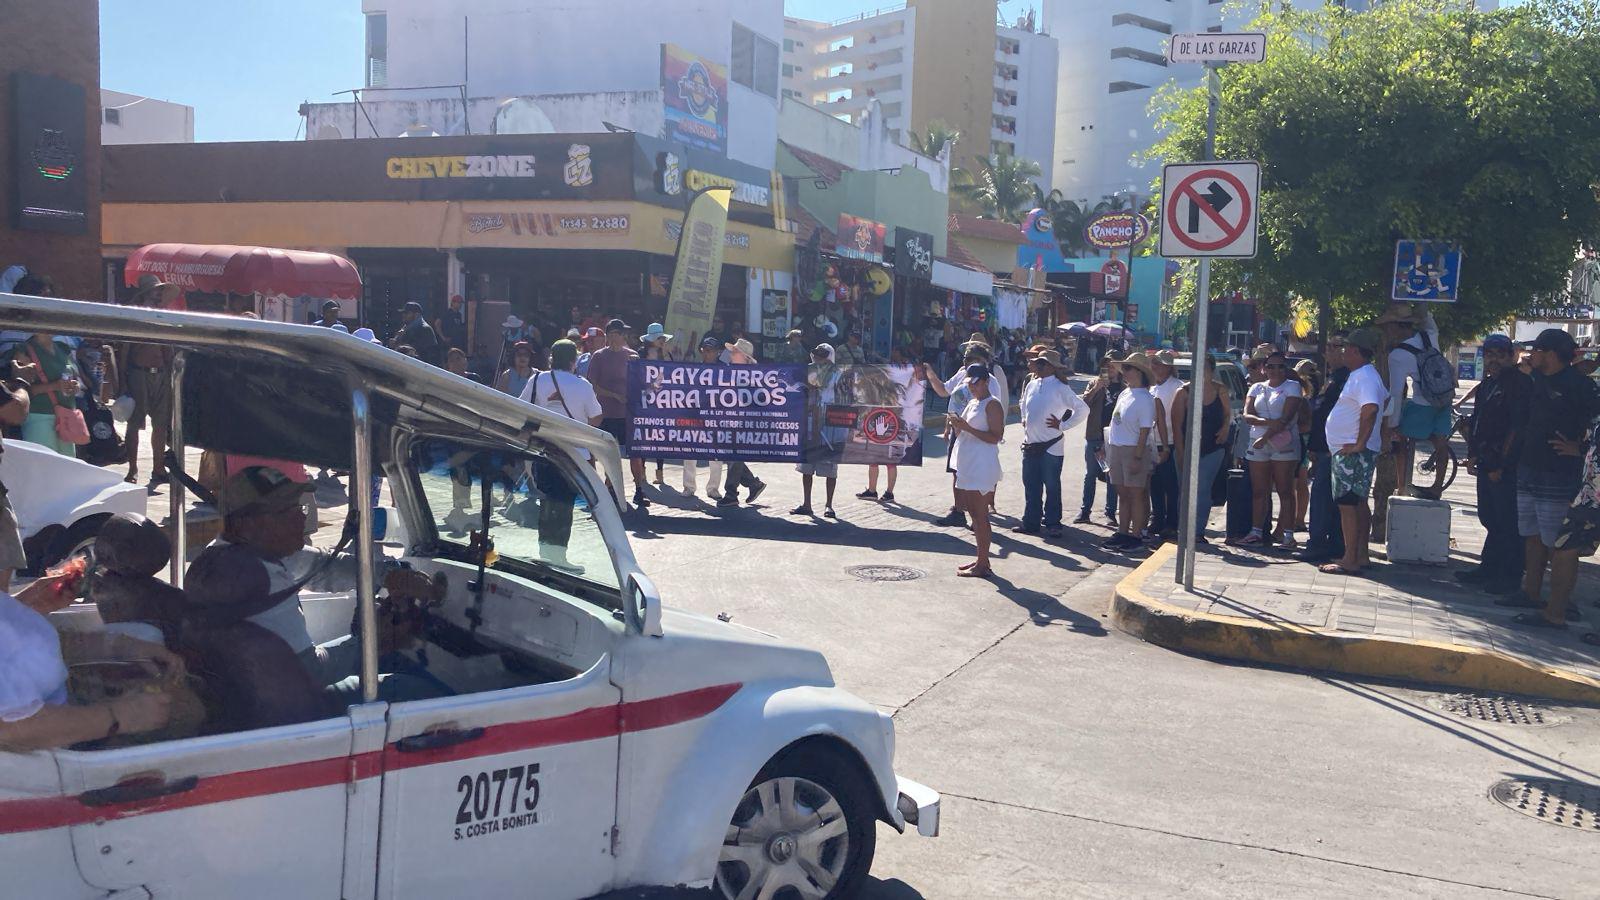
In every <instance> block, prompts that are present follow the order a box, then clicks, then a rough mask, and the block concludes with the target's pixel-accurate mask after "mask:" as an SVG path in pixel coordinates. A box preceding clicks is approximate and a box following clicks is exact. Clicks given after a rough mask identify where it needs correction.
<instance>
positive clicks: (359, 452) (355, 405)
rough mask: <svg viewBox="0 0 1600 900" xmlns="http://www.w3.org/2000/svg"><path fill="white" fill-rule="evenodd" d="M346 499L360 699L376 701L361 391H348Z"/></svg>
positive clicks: (366, 433)
mask: <svg viewBox="0 0 1600 900" xmlns="http://www.w3.org/2000/svg"><path fill="white" fill-rule="evenodd" d="M350 428H351V441H350V446H351V452H352V454H353V455H354V456H355V459H354V460H353V462H354V465H353V466H352V467H351V473H350V499H351V501H352V502H353V503H354V504H355V507H356V613H357V615H358V616H360V618H361V628H360V634H361V699H362V701H363V702H366V703H371V702H373V701H374V700H377V699H378V609H377V602H376V600H375V599H374V598H375V597H376V596H377V588H376V586H375V585H374V584H373V579H374V575H375V572H374V570H373V562H374V560H373V557H372V405H371V402H370V400H369V398H368V397H367V392H366V390H365V389H363V388H362V387H360V386H359V385H357V386H354V387H352V388H351V389H350Z"/></svg>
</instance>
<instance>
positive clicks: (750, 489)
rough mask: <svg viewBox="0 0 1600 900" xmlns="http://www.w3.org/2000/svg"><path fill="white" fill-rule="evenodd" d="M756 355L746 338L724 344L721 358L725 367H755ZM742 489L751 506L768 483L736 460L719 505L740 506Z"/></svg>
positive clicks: (729, 473) (754, 349) (729, 464)
mask: <svg viewBox="0 0 1600 900" xmlns="http://www.w3.org/2000/svg"><path fill="white" fill-rule="evenodd" d="M709 341H711V338H706V339H705V341H702V342H701V344H700V346H701V347H704V346H705V345H706V343H707V342H709ZM755 354H756V348H755V345H754V344H751V343H750V342H749V341H748V340H745V339H744V338H739V339H738V340H737V341H734V342H733V343H731V344H724V345H723V352H722V354H721V356H723V357H727V358H726V360H724V361H723V363H724V365H731V366H753V365H755V364H756V355H755ZM741 487H742V488H744V489H745V498H744V502H745V503H746V504H750V503H754V502H756V498H757V497H759V496H761V492H762V491H764V490H766V489H767V483H766V482H765V481H762V480H761V479H759V478H757V477H756V476H755V473H754V472H751V471H750V466H749V464H748V463H744V462H741V461H739V460H734V461H732V462H730V463H728V477H727V480H725V481H724V482H723V483H722V498H721V499H720V500H718V501H717V505H718V506H738V505H739V488H741Z"/></svg>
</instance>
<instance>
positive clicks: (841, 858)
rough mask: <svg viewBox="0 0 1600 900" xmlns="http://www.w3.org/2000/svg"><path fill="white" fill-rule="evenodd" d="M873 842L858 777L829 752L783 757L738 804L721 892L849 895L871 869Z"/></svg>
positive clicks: (764, 899)
mask: <svg viewBox="0 0 1600 900" xmlns="http://www.w3.org/2000/svg"><path fill="white" fill-rule="evenodd" d="M876 843H877V823H876V820H875V818H874V816H873V812H872V806H871V803H870V801H869V799H868V794H867V785H866V784H865V783H864V782H863V780H862V778H861V777H860V776H859V775H857V774H856V773H855V772H854V771H853V770H852V769H851V768H849V767H848V766H847V765H846V764H844V763H843V762H842V761H841V760H838V759H836V758H835V757H834V755H833V754H829V753H818V752H807V753H805V755H803V756H798V755H797V756H791V757H788V758H785V757H781V756H780V757H779V758H777V759H775V760H773V761H772V762H770V763H768V764H767V766H766V768H764V769H762V771H761V772H760V773H759V774H757V775H756V777H755V779H754V780H753V781H752V782H751V783H750V788H749V790H747V791H745V794H744V797H743V798H741V799H740V801H739V805H738V806H737V807H736V808H735V809H734V812H733V819H732V821H731V822H730V823H729V824H728V831H727V835H726V837H725V838H724V840H723V844H722V855H721V857H720V858H719V859H718V861H717V889H718V891H719V892H720V894H721V896H722V897H723V898H725V900H824V898H829V900H831V898H840V897H850V896H853V895H854V894H855V893H856V891H857V890H858V889H859V888H860V886H861V882H862V881H863V880H864V879H865V878H866V876H867V871H868V870H869V869H871V867H872V857H873V853H874V851H875V849H876Z"/></svg>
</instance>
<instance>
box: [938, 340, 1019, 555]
mask: <svg viewBox="0 0 1600 900" xmlns="http://www.w3.org/2000/svg"><path fill="white" fill-rule="evenodd" d="M963 374H964V376H965V377H966V380H967V389H968V390H969V391H971V392H972V399H971V400H969V401H968V402H967V406H966V409H964V410H962V412H961V413H960V414H959V415H957V414H956V413H947V414H946V415H945V421H946V423H947V424H948V425H949V427H950V429H951V431H953V432H954V433H955V436H956V439H955V452H954V462H955V469H956V498H957V500H958V501H959V502H960V504H961V506H962V508H963V509H964V510H965V511H966V512H967V513H968V514H970V515H971V516H972V537H973V539H974V540H975V541H976V542H977V544H978V558H977V559H976V560H974V561H973V562H970V563H967V564H966V565H964V566H961V567H960V568H959V569H958V570H957V571H956V574H957V575H959V576H961V577H963V578H987V577H989V576H990V575H992V574H994V569H993V568H992V567H991V566H990V564H989V537H990V527H989V504H990V503H992V502H993V501H994V489H995V487H996V486H997V485H999V483H1000V440H1001V438H1003V437H1004V436H1005V433H1006V414H1005V410H1004V409H1002V408H1001V406H1000V398H998V397H996V396H994V394H993V392H992V391H990V389H989V382H990V378H991V377H992V376H991V374H990V372H989V367H988V366H986V365H984V364H983V363H973V364H972V365H969V366H967V368H966V371H965V372H964V373H963Z"/></svg>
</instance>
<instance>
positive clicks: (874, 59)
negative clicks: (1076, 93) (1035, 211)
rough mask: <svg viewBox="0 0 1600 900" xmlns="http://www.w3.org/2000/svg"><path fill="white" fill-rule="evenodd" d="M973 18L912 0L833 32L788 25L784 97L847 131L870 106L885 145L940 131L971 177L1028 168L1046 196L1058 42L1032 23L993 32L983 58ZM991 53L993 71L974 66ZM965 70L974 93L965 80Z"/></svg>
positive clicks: (808, 24) (960, 7)
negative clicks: (977, 167)
mask: <svg viewBox="0 0 1600 900" xmlns="http://www.w3.org/2000/svg"><path fill="white" fill-rule="evenodd" d="M967 2H968V3H970V2H971V0H967ZM990 6H991V7H992V3H991V4H990ZM983 14H984V15H986V16H987V14H988V13H987V11H985V12H984V13H983ZM974 15H975V13H974V12H973V10H972V9H970V8H968V7H967V6H966V5H964V4H963V3H962V2H961V0H955V2H937V0H920V2H918V0H913V2H911V3H909V4H908V5H907V6H905V7H901V8H898V9H891V10H888V11H884V12H875V13H869V14H866V15H861V16H855V17H852V18H849V19H844V20H841V21H838V22H814V21H810V20H806V19H794V18H789V19H786V20H785V21H784V40H783V70H782V74H783V79H782V81H783V93H784V96H785V97H787V98H789V99H792V100H795V101H798V102H801V103H806V104H809V105H811V106H814V107H816V108H817V109H820V110H823V111H824V112H827V113H829V114H831V115H834V116H837V117H839V118H842V119H845V120H846V121H849V122H853V123H859V121H860V118H861V116H862V115H863V114H864V113H865V112H866V109H867V105H868V104H869V103H871V102H872V101H873V100H876V101H878V104H879V107H880V108H881V110H882V114H883V117H884V121H885V123H886V124H887V127H888V129H889V136H890V138H891V139H892V140H894V141H896V142H900V143H906V142H908V141H909V140H910V135H911V133H912V132H913V131H915V132H919V133H920V132H922V131H924V130H925V129H926V128H927V126H928V123H930V122H934V121H942V122H944V123H945V124H947V125H949V126H951V127H952V128H955V129H956V130H957V131H959V132H961V134H962V136H963V140H962V144H961V146H960V147H959V148H958V150H957V159H956V160H955V162H956V164H957V165H962V166H969V167H970V166H971V165H972V163H971V159H970V157H972V156H989V155H996V154H1004V155H1007V156H1016V157H1020V158H1022V159H1029V160H1032V161H1034V162H1036V163H1038V165H1039V168H1040V170H1041V172H1042V174H1041V176H1040V178H1039V179H1038V180H1039V182H1040V184H1041V186H1042V187H1044V188H1045V189H1047V190H1048V189H1049V187H1050V180H1051V176H1052V164H1051V160H1052V159H1053V158H1054V155H1055V154H1054V145H1055V140H1056V129H1055V125H1054V120H1055V114H1056V84H1057V74H1056V69H1057V65H1058V63H1059V48H1058V45H1057V43H1056V40H1055V38H1053V37H1051V36H1050V35H1048V34H1044V33H1042V32H1040V31H1039V29H1037V28H1036V27H1035V25H1034V22H1033V20H1032V19H1031V17H1030V18H1028V19H1024V20H1023V21H1021V22H1018V23H1017V26H1016V27H1008V26H1004V25H996V26H995V27H994V31H993V37H992V51H991V50H990V46H991V43H990V38H989V34H988V33H987V32H981V33H980V32H974V31H973V30H972V29H971V28H970V27H969V26H970V25H971V18H972V17H973V16H974ZM984 21H988V19H987V18H986V19H984ZM991 52H992V57H993V68H992V71H991V70H990V69H989V68H988V67H987V65H986V63H985V62H984V61H983V60H982V59H979V58H977V57H978V56H979V55H980V54H982V55H987V54H989V53H991ZM941 60H944V61H945V62H946V64H944V65H941V64H940V61H941ZM973 63H976V65H971V64H973ZM969 68H970V69H971V71H972V72H975V73H977V76H975V77H981V78H982V79H983V83H982V84H973V83H972V82H971V80H970V79H969V78H967V77H966V73H967V70H968V69H969ZM952 88H953V89H952ZM974 89H975V90H974ZM974 97H976V101H974Z"/></svg>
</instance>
